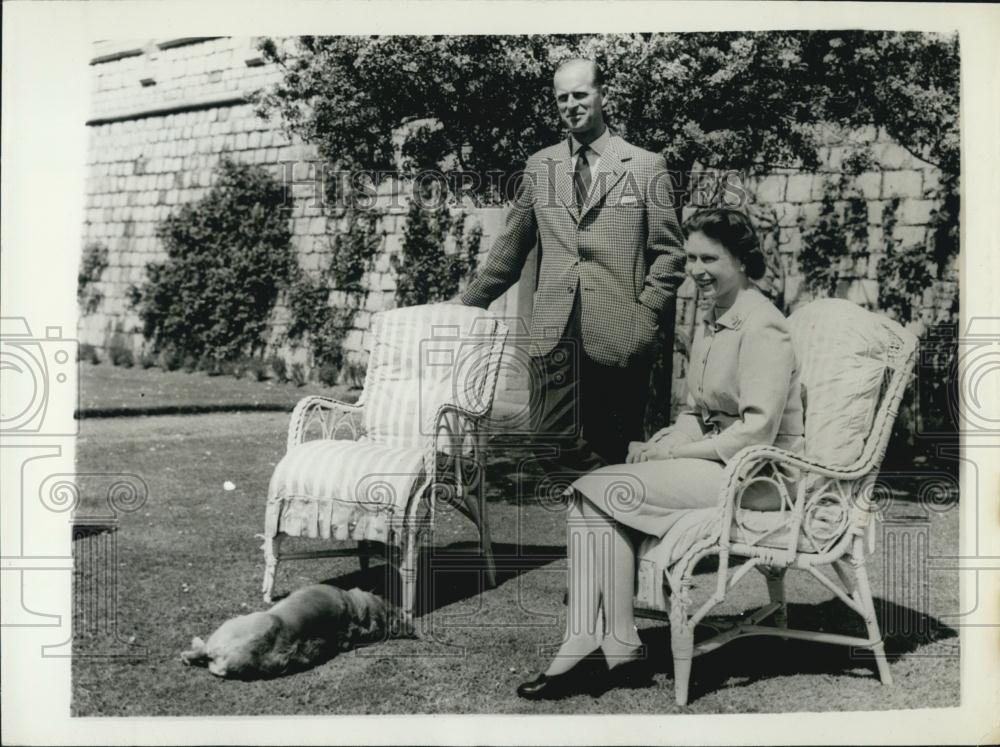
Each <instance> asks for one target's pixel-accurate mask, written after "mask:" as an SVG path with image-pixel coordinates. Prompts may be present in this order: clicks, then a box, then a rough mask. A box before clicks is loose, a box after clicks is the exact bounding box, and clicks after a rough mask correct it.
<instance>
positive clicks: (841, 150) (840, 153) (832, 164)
mask: <svg viewBox="0 0 1000 747" xmlns="http://www.w3.org/2000/svg"><path fill="white" fill-rule="evenodd" d="M852 150H854V149H853V148H849V147H845V146H843V145H836V146H833V147H832V148H830V149H829V152H828V153H827V154H826V159H825V161H824V162H823V167H824V170H826V171H833V172H839V171H840V170H841V169H842V168H843V167H844V158H845V157H846V156H847V155H848V154H849V153H850V152H851V151H852Z"/></svg>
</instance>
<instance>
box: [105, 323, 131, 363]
mask: <svg viewBox="0 0 1000 747" xmlns="http://www.w3.org/2000/svg"><path fill="white" fill-rule="evenodd" d="M108 358H109V359H110V360H111V363H112V365H115V366H121V367H122V368H132V366H134V365H135V357H134V356H133V354H132V347H131V346H130V345H129V344H128V341H127V340H126V339H125V334H124V332H122V328H121V327H120V326H119V327H118V328H117V329H115V333H114V334H113V335H111V340H110V341H109V342H108Z"/></svg>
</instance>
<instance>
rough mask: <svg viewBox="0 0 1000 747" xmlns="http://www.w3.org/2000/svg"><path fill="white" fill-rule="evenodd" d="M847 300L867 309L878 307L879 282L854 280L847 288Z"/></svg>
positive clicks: (861, 279)
mask: <svg viewBox="0 0 1000 747" xmlns="http://www.w3.org/2000/svg"><path fill="white" fill-rule="evenodd" d="M846 296H847V300H848V301H853V302H854V303H856V304H858V306H863V307H865V308H867V309H872V308H877V306H878V281H877V280H872V279H871V278H860V279H857V280H852V281H851V282H850V283H849V285H848V286H847V294H846Z"/></svg>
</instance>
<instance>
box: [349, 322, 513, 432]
mask: <svg viewBox="0 0 1000 747" xmlns="http://www.w3.org/2000/svg"><path fill="white" fill-rule="evenodd" d="M500 327H501V324H500V322H499V321H498V320H496V319H495V318H493V317H492V316H489V315H488V312H485V311H483V310H482V309H480V308H476V307H472V306H463V305H460V304H429V305H426V306H413V307H408V308H403V309H394V310H391V311H385V312H381V313H379V314H376V315H375V317H374V321H373V339H374V343H373V346H372V351H371V358H370V359H369V362H368V374H367V377H366V379H365V391H364V398H363V402H364V405H365V410H364V413H365V416H364V417H365V430H366V433H367V435H368V438H370V439H371V440H372V441H376V442H378V443H383V444H388V445H393V446H400V447H405V448H419V447H422V446H425V445H426V443H427V439H428V437H430V436H431V435H432V434H433V428H434V417H435V415H436V414H437V411H438V408H439V407H440V406H441V405H442V404H445V403H450V404H455V405H458V406H459V407H462V408H465V409H469V410H473V411H481V410H484V409H485V408H488V407H489V405H490V404H491V401H492V396H493V389H492V386H491V385H492V384H493V381H491V380H490V378H491V377H490V373H491V371H490V369H491V366H492V367H494V370H495V366H496V365H497V364H498V361H494V360H492V358H491V353H492V349H493V344H494V339H495V337H496V335H497V334H498V332H499V330H500ZM504 333H505V332H504Z"/></svg>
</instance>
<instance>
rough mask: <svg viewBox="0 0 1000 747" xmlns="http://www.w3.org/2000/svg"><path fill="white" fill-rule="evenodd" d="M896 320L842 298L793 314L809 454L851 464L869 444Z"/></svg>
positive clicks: (840, 464)
mask: <svg viewBox="0 0 1000 747" xmlns="http://www.w3.org/2000/svg"><path fill="white" fill-rule="evenodd" d="M893 324H894V323H893V322H891V321H890V320H888V319H886V318H884V317H881V316H878V315H876V314H873V313H871V312H869V311H866V310H865V309H863V308H861V307H860V306H858V305H856V304H853V303H851V302H850V301H845V300H843V299H837V298H825V299H820V300H817V301H813V302H811V303H809V304H808V305H806V306H805V307H803V308H802V309H800V310H798V311H796V312H795V313H794V314H792V316H791V317H790V318H789V326H790V328H791V333H792V341H793V344H794V346H795V354H796V357H797V358H798V361H799V366H800V369H801V383H802V399H803V404H804V407H805V430H806V437H805V455H806V456H807V457H808V458H811V459H815V460H817V461H819V462H822V463H823V464H825V465H828V466H831V467H846V466H848V465H850V464H851V463H853V462H854V461H855V460H856V459H857V458H858V457H859V456H860V455H861V452H862V450H863V449H864V445H865V440H866V439H867V438H868V435H869V433H870V432H871V428H872V422H873V420H874V417H875V411H876V409H877V407H878V401H879V393H880V391H881V388H882V383H883V380H884V378H885V373H886V369H887V367H888V360H889V357H888V350H889V346H890V345H891V344H893V342H894V340H895V339H897V338H895V336H894V335H893V334H892V333H890V332H889V328H890V325H893Z"/></svg>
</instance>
